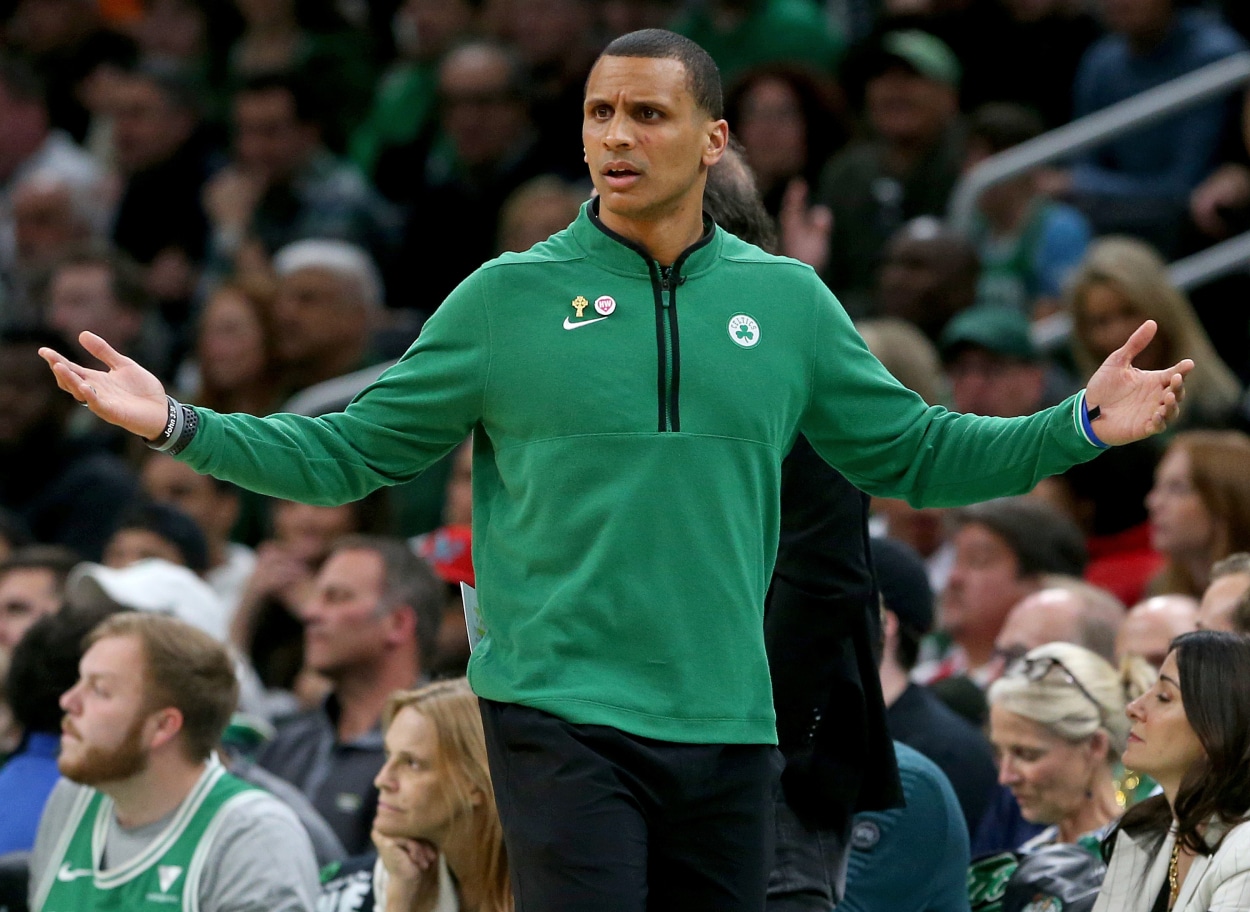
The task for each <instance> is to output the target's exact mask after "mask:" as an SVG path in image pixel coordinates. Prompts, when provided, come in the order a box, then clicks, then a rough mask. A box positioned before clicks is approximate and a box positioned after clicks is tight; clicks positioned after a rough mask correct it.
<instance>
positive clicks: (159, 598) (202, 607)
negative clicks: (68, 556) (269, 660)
mask: <svg viewBox="0 0 1250 912" xmlns="http://www.w3.org/2000/svg"><path fill="white" fill-rule="evenodd" d="M65 593H66V599H67V601H69V602H70V603H71V604H75V605H82V606H84V607H95V606H102V607H108V606H116V607H120V608H126V609H130V610H132V611H151V612H153V613H156V614H167V615H170V616H171V617H176V618H178V620H180V621H185V622H186V623H188V624H190V625H192V626H193V627H198V628H199V629H200V630H203V631H204V632H205V633H207V634H209V635H210V636H212V637H214V638H216V639H217V640H219V641H221V642H223V643H224V642H225V641H226V635H227V631H228V629H229V615H228V612H227V609H226V605H225V603H224V602H222V600H221V598H220V597H218V595H217V593H215V592H214V591H213V590H212V588H210V587H209V585H208V583H206V582H204V580H202V579H200V578H199V577H198V576H196V575H195V574H194V573H192V572H191V571H190V570H188V569H187V568H186V567H182V566H179V565H178V564H172V563H170V562H169V561H167V560H162V559H161V558H158V557H150V558H147V559H145V560H141V561H136V562H135V563H133V564H131V565H130V566H128V567H122V568H120V569H115V568H113V567H105V566H103V565H101V564H93V563H89V562H88V563H81V564H79V565H78V566H77V567H75V568H74V569H73V571H72V572H71V573H70V575H69V580H68V581H67V582H66V585H65Z"/></svg>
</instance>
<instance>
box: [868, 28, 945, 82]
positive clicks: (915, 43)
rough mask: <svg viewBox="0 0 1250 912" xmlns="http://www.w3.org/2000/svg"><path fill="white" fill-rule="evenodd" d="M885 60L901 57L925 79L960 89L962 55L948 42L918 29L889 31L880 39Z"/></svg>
mask: <svg viewBox="0 0 1250 912" xmlns="http://www.w3.org/2000/svg"><path fill="white" fill-rule="evenodd" d="M881 59H882V62H884V61H886V60H889V59H894V60H900V61H902V62H903V63H904V64H906V65H907V66H908V67H909V68H910V69H912V70H915V71H916V72H917V73H919V74H920V75H921V76H923V77H925V78H926V79H932V80H933V81H934V82H940V83H942V84H944V85H948V86H950V87H951V88H953V89H957V88H959V79H960V76H961V75H962V71H961V68H960V66H959V58H957V57H956V56H955V52H954V51H952V50H951V49H950V46H949V45H947V43H946V42H945V41H943V40H942V39H941V38H938V37H936V36H935V35H930V34H929V33H928V32H922V31H920V30H919V29H907V30H906V31H901V32H887V33H886V34H885V36H884V37H883V38H882V39H881Z"/></svg>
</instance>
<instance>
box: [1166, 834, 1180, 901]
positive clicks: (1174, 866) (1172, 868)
mask: <svg viewBox="0 0 1250 912" xmlns="http://www.w3.org/2000/svg"><path fill="white" fill-rule="evenodd" d="M1180 861H1181V843H1180V840H1179V839H1178V840H1177V841H1176V842H1175V843H1174V844H1173V845H1172V860H1171V861H1169V862H1168V889H1169V893H1168V908H1169V909H1170V908H1172V907H1173V906H1174V905H1176V896H1177V894H1179V893H1180V891H1181V885H1180V876H1179V874H1180V872H1179V868H1180Z"/></svg>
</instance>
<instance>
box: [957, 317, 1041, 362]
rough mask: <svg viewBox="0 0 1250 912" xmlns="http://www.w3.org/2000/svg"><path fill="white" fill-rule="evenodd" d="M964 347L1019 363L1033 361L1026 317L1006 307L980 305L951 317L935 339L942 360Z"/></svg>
mask: <svg viewBox="0 0 1250 912" xmlns="http://www.w3.org/2000/svg"><path fill="white" fill-rule="evenodd" d="M968 347H974V348H983V349H985V350H986V351H988V352H993V353H994V354H996V355H1002V356H1004V357H1006V358H1015V359H1017V360H1020V361H1036V360H1037V348H1036V347H1035V346H1034V345H1033V336H1032V335H1031V333H1030V327H1029V320H1028V317H1026V316H1025V315H1024V314H1022V313H1020V312H1019V311H1016V310H1012V309H1011V308H1009V307H999V306H989V305H984V304H982V305H978V306H976V307H970V308H968V309H967V310H962V311H960V312H959V313H957V314H955V316H953V317H951V319H950V322H949V323H947V324H946V328H945V329H943V330H942V334H941V336H940V337H939V338H938V351H939V352H940V353H941V355H942V359H943V360H944V361H950V360H951V359H953V358H954V357H955V355H957V354H959V352H960V351H961V350H962V349H964V348H968Z"/></svg>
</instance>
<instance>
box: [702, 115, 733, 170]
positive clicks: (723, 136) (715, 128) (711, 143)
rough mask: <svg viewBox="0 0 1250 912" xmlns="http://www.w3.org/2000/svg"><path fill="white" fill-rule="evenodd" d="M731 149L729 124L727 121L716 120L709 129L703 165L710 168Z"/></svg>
mask: <svg viewBox="0 0 1250 912" xmlns="http://www.w3.org/2000/svg"><path fill="white" fill-rule="evenodd" d="M728 148H729V123H728V122H727V121H725V120H714V121H712V123H711V124H710V125H709V127H708V132H707V145H706V146H704V148H703V164H704V165H705V166H706V167H708V168H710V167H712V165H714V164H716V163H717V162H718V161H720V160H721V158H722V157H723V156H724V154H725V150H726V149H728Z"/></svg>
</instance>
